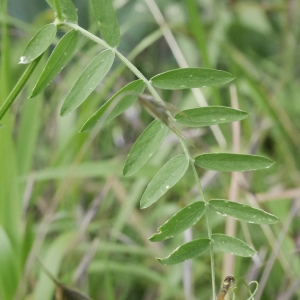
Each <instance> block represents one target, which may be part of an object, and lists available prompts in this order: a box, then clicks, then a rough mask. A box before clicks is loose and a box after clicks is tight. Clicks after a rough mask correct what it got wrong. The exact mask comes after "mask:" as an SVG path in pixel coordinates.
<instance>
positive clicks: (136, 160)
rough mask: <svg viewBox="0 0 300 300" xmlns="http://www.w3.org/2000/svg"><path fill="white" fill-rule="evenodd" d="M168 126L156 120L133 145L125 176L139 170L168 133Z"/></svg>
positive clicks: (127, 160) (126, 163) (124, 169)
mask: <svg viewBox="0 0 300 300" xmlns="http://www.w3.org/2000/svg"><path fill="white" fill-rule="evenodd" d="M168 131H169V129H168V127H167V126H166V125H164V124H163V123H161V122H160V121H158V120H154V121H153V122H152V123H151V124H150V125H149V126H148V127H147V128H146V129H145V130H144V131H143V133H142V134H141V135H140V136H139V138H138V139H137V140H136V142H135V143H134V145H133V146H132V148H131V150H130V152H129V154H128V157H127V159H126V161H125V165H124V168H123V174H124V176H130V175H132V174H134V173H135V172H137V171H138V170H139V169H140V168H141V167H142V166H143V165H144V164H145V163H146V162H147V161H148V160H149V159H150V158H151V157H152V156H153V154H154V153H155V151H156V150H157V149H158V148H159V146H160V145H161V143H162V142H163V141H164V139H165V137H166V135H167V134H168Z"/></svg>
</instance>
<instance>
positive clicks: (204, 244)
mask: <svg viewBox="0 0 300 300" xmlns="http://www.w3.org/2000/svg"><path fill="white" fill-rule="evenodd" d="M209 246H210V240H209V239H198V240H194V241H191V242H188V243H186V244H183V245H181V246H179V247H178V248H176V249H175V250H174V251H173V252H172V253H171V254H170V255H169V256H168V257H166V258H158V259H157V260H158V261H159V262H160V263H162V264H163V265H166V266H167V265H174V264H178V263H181V262H183V261H185V260H187V259H191V258H193V257H196V256H198V255H200V254H202V253H203V252H204V251H206V250H207V249H208V248H209Z"/></svg>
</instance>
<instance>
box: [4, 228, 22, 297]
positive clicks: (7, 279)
mask: <svg viewBox="0 0 300 300" xmlns="http://www.w3.org/2000/svg"><path fill="white" fill-rule="evenodd" d="M0 245H1V247H0V265H1V268H0V299H13V298H14V294H15V292H16V288H17V283H18V281H19V280H20V268H19V266H18V262H19V259H18V257H17V255H18V251H17V250H16V247H14V246H13V245H12V243H11V239H10V238H9V236H8V234H7V232H6V231H5V229H4V228H3V227H2V225H0Z"/></svg>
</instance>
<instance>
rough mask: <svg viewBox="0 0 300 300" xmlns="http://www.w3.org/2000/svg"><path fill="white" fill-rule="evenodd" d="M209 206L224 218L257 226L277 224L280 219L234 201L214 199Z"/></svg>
mask: <svg viewBox="0 0 300 300" xmlns="http://www.w3.org/2000/svg"><path fill="white" fill-rule="evenodd" d="M209 206H210V207H212V208H213V209H214V210H216V211H217V213H218V214H220V215H223V216H227V215H228V216H231V217H233V218H235V219H237V220H240V221H245V222H248V223H255V224H275V223H277V222H278V221H279V219H278V218H277V217H276V216H274V215H272V214H269V213H267V212H265V211H263V210H261V209H257V208H253V207H251V206H248V205H244V204H240V203H237V202H233V201H228V200H222V199H213V200H210V201H209Z"/></svg>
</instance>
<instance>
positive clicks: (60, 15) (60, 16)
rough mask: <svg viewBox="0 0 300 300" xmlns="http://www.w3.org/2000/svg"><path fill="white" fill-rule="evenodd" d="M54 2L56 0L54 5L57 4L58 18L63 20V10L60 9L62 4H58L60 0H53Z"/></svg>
mask: <svg viewBox="0 0 300 300" xmlns="http://www.w3.org/2000/svg"><path fill="white" fill-rule="evenodd" d="M53 2H54V6H55V10H56V14H57V16H56V17H57V19H58V20H59V21H62V19H63V18H62V13H61V10H60V6H59V4H58V0H53Z"/></svg>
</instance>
